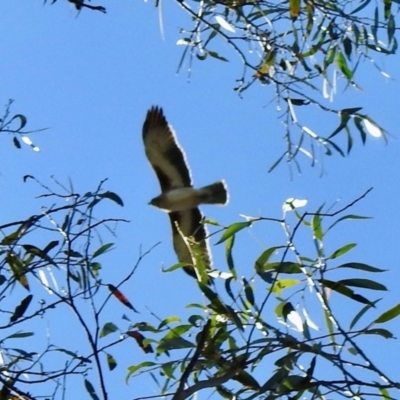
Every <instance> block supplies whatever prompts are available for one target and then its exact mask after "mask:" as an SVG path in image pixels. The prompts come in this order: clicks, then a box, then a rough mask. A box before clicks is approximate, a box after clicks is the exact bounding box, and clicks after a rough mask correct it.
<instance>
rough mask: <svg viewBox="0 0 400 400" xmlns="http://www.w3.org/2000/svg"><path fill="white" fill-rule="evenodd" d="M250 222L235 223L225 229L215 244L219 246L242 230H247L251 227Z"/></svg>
mask: <svg viewBox="0 0 400 400" xmlns="http://www.w3.org/2000/svg"><path fill="white" fill-rule="evenodd" d="M252 223H253V222H252V221H246V222H236V223H234V224H232V225H230V226H228V228H226V230H225V232H224V233H223V234H222V236H221V238H220V239H219V240H218V242H217V243H216V244H220V243H222V242H225V240H227V239H228V238H230V237H232V236H234V235H235V234H236V233H237V232H239V231H241V230H242V229H245V228H248V227H249V226H251V225H252Z"/></svg>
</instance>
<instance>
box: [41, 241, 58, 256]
mask: <svg viewBox="0 0 400 400" xmlns="http://www.w3.org/2000/svg"><path fill="white" fill-rule="evenodd" d="M59 243H60V242H59V241H58V240H53V241H51V242H50V243H49V244H48V245H47V246H46V247H45V248H44V249H43V253H46V254H48V253H49V251H50V250H53V249H54V247H56V246H58V244H59Z"/></svg>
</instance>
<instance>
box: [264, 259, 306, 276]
mask: <svg viewBox="0 0 400 400" xmlns="http://www.w3.org/2000/svg"><path fill="white" fill-rule="evenodd" d="M271 270H272V271H276V272H278V273H280V274H299V273H300V272H301V265H300V264H298V263H294V262H290V261H283V262H273V263H269V264H265V265H264V271H271Z"/></svg>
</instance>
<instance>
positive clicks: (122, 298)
mask: <svg viewBox="0 0 400 400" xmlns="http://www.w3.org/2000/svg"><path fill="white" fill-rule="evenodd" d="M107 287H108V289H109V290H110V292H111V293H112V294H113V295H114V296H115V297H116V298H117V299H118V300H119V301H120V302H121V303H122V304H124V305H125V306H126V307H128V308H130V309H131V310H133V311H135V312H138V311H137V310H135V308H134V307H133V305H132V304H131V303H130V302H129V300H128V299H127V298H126V296H125V295H124V294H123V293H122V292H121V291H120V290H118V289H117V288H116V287H115V286H114V285H107Z"/></svg>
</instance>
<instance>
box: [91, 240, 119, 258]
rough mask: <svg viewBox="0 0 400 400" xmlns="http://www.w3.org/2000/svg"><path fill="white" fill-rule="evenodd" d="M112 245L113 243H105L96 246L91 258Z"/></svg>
mask: <svg viewBox="0 0 400 400" xmlns="http://www.w3.org/2000/svg"><path fill="white" fill-rule="evenodd" d="M112 246H114V243H107V244H103V246H101V247H100V248H98V249H97V250H96V251H95V252H94V253H93V256H92V258H95V257H98V256H99V255H100V254H103V253H105V252H106V251H107V250H108V249H110V248H111V247H112Z"/></svg>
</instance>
